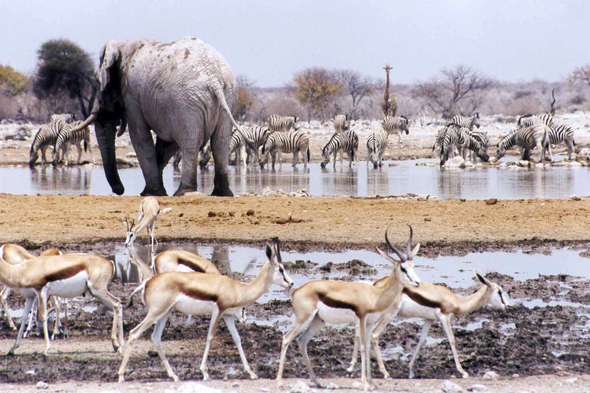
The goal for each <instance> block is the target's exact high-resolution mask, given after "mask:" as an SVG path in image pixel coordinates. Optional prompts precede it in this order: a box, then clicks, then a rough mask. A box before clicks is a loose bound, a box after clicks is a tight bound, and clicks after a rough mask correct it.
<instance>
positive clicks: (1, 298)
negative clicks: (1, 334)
mask: <svg viewBox="0 0 590 393" xmlns="http://www.w3.org/2000/svg"><path fill="white" fill-rule="evenodd" d="M10 290H11V289H10V287H6V286H5V287H4V288H2V292H0V302H2V308H4V315H5V316H6V322H7V323H8V326H9V327H10V328H11V329H12V330H16V325H15V324H14V321H13V320H12V316H11V315H10V309H9V307H8V302H7V301H6V299H8V295H10Z"/></svg>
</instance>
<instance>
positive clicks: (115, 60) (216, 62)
mask: <svg viewBox="0 0 590 393" xmlns="http://www.w3.org/2000/svg"><path fill="white" fill-rule="evenodd" d="M99 57H100V63H99V65H98V66H97V68H96V70H95V76H96V79H97V82H98V85H99V92H98V99H97V100H96V101H95V105H94V107H93V109H92V111H91V114H90V116H88V118H87V119H86V120H85V121H84V122H83V123H82V124H81V125H80V126H78V127H80V128H81V127H85V126H87V125H88V124H90V123H94V127H95V132H96V139H97V140H98V145H99V148H100V152H101V156H102V160H103V166H104V171H105V175H106V178H107V180H108V182H109V185H110V186H111V189H112V191H113V192H114V193H115V194H117V195H122V194H123V193H124V191H125V188H124V186H123V184H122V182H121V179H120V178H119V173H118V170H117V165H116V157H115V135H117V136H119V135H122V134H123V133H124V132H125V129H126V128H127V129H128V131H129V136H130V138H131V143H132V145H133V148H134V149H135V152H136V154H137V158H138V160H139V164H140V167H141V170H142V172H143V177H144V179H145V183H146V185H145V188H144V190H143V191H142V192H141V195H144V196H145V195H156V196H157V195H167V194H166V189H165V188H164V183H163V180H162V171H163V170H164V167H165V166H166V165H167V163H168V161H169V160H170V158H172V156H174V154H175V153H176V152H177V151H178V150H180V152H181V153H182V174H181V181H180V185H179V186H178V189H177V190H176V192H175V193H174V195H183V194H185V193H186V192H190V191H195V190H196V189H197V163H196V160H197V156H198V152H199V149H200V148H202V147H203V146H204V145H205V144H206V143H207V142H208V141H209V140H210V141H211V151H212V154H213V158H214V160H215V178H214V188H213V192H212V195H215V196H233V193H232V191H231V190H230V187H229V178H228V168H227V167H228V159H229V143H230V138H231V130H232V125H233V127H238V124H237V123H236V121H235V120H234V118H233V116H232V109H234V107H235V105H236V102H237V86H236V79H235V77H234V74H233V72H232V70H231V68H230V66H229V65H228V63H227V62H226V61H225V59H224V58H223V56H221V55H220V54H219V53H218V52H217V51H216V50H215V49H214V48H213V47H212V46H210V45H209V44H207V43H205V42H203V41H202V40H200V39H198V38H193V37H188V38H183V39H180V40H178V41H176V42H173V43H161V42H158V41H153V40H145V39H140V40H134V41H113V40H109V41H107V42H106V44H105V46H104V47H103V48H102V50H101V52H100V56H99ZM119 125H120V129H119V131H118V132H117V126H119ZM78 127H77V128H78ZM151 131H153V132H154V133H155V134H156V141H155V143H154V138H153V137H152V134H151Z"/></svg>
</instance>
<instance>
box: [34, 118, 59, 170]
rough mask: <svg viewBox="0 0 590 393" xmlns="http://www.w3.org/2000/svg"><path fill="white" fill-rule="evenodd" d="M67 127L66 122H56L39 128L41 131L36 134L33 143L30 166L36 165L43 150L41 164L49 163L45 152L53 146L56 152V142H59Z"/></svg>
mask: <svg viewBox="0 0 590 393" xmlns="http://www.w3.org/2000/svg"><path fill="white" fill-rule="evenodd" d="M65 125H66V122H65V121H64V120H55V121H51V122H49V123H48V124H45V125H44V126H42V127H41V128H39V131H37V134H35V137H34V138H33V142H32V143H31V150H30V152H29V166H34V165H35V162H36V161H37V159H38V158H39V150H41V162H42V163H43V164H46V163H47V158H46V156H45V152H46V150H47V148H48V147H49V146H53V149H54V152H55V142H57V136H58V135H59V132H60V131H61V129H62V128H63V127H64V126H65Z"/></svg>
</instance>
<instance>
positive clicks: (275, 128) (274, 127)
mask: <svg viewBox="0 0 590 393" xmlns="http://www.w3.org/2000/svg"><path fill="white" fill-rule="evenodd" d="M291 128H293V130H294V131H297V130H298V129H299V127H297V116H280V115H270V116H269V117H268V129H269V130H270V132H287V131H290V130H291Z"/></svg>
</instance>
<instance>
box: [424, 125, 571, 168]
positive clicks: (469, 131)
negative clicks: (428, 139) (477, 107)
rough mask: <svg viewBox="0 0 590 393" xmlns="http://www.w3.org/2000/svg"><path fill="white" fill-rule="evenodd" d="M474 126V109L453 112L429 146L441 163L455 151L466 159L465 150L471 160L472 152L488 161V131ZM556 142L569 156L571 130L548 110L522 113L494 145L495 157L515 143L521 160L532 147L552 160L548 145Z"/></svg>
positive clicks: (530, 151) (528, 156)
mask: <svg viewBox="0 0 590 393" xmlns="http://www.w3.org/2000/svg"><path fill="white" fill-rule="evenodd" d="M474 127H477V128H479V127H480V124H479V114H478V113H475V114H474V115H473V116H471V117H464V116H455V117H453V118H452V120H451V122H450V123H449V124H447V125H446V126H445V127H443V128H441V129H440V130H439V131H438V133H437V136H436V139H435V142H434V146H433V147H432V149H433V150H434V151H436V154H437V156H438V157H439V160H440V165H441V166H443V165H445V163H446V162H447V161H448V160H449V159H450V158H453V157H454V156H456V155H457V154H459V155H461V156H462V157H463V159H467V152H469V154H470V157H469V158H470V159H471V160H473V161H475V159H476V156H477V157H479V158H480V159H481V160H482V161H486V162H487V161H489V159H490V156H489V155H488V148H489V146H490V141H489V138H488V135H487V133H485V132H481V131H476V130H474ZM558 143H565V145H566V148H567V151H568V160H571V159H572V153H573V152H574V147H575V145H576V144H575V141H574V130H573V129H572V128H571V127H569V126H566V125H558V124H556V123H555V122H554V119H553V115H551V114H549V113H545V114H541V115H531V114H529V115H524V116H521V117H520V118H519V119H518V121H517V123H516V128H515V129H514V130H512V131H510V132H509V133H508V135H506V136H505V137H503V138H502V139H501V140H500V141H499V142H498V144H497V145H496V160H499V159H500V158H502V157H503V156H504V155H505V154H506V151H507V150H508V149H510V148H512V147H514V146H517V147H518V148H519V150H520V158H521V159H522V160H529V159H530V158H531V153H532V151H533V150H534V149H535V148H536V147H539V150H540V153H541V155H540V160H541V161H544V160H545V159H549V160H550V161H553V155H552V153H551V145H556V144H558Z"/></svg>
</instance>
